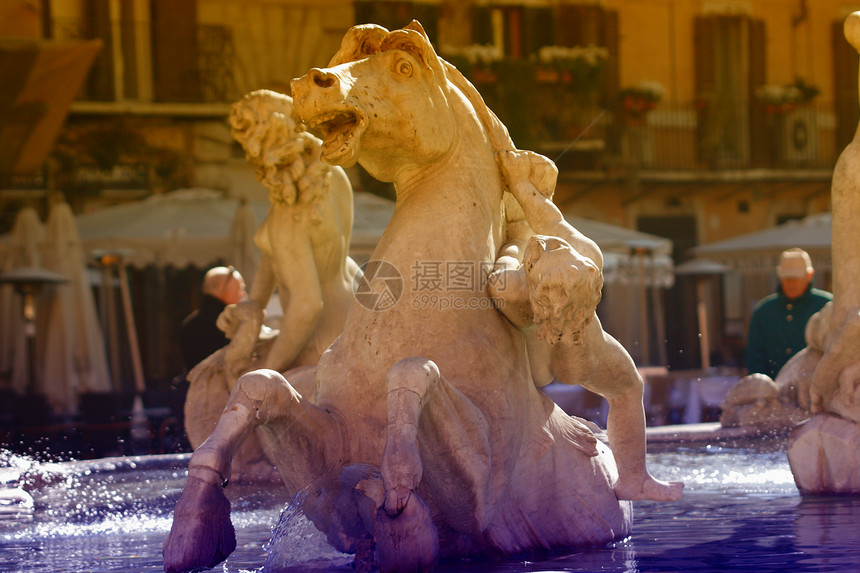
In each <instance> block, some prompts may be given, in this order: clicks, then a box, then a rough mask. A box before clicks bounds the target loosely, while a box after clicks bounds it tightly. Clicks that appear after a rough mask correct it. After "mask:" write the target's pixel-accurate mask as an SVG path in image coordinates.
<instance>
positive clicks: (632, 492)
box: [488, 151, 684, 501]
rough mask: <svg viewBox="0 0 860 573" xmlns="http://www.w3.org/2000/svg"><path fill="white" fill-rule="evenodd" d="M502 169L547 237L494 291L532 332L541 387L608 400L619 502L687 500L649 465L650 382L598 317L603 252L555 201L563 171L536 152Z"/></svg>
mask: <svg viewBox="0 0 860 573" xmlns="http://www.w3.org/2000/svg"><path fill="white" fill-rule="evenodd" d="M499 164H500V167H501V170H502V173H503V175H504V177H505V181H506V183H507V186H508V189H509V190H510V192H511V193H512V194H513V196H514V197H515V198H516V199H517V200H518V201H519V203H520V205H521V206H522V208H523V210H524V212H525V215H526V220H527V221H528V222H529V224H530V226H531V227H532V228H533V229H534V230H535V231H536V232H538V233H541V235H535V236H533V237H532V238H531V240H530V241H529V242H528V244H527V246H526V248H525V251H524V252H523V263H522V264H521V265H520V266H518V267H517V268H516V269H510V268H509V269H504V270H500V271H497V272H495V273H493V275H491V276H490V280H489V285H488V286H489V288H490V294H491V295H492V296H493V297H494V298H495V299H497V300H498V301H499V302H498V303H497V304H498V306H499V309H500V310H501V312H502V313H503V314H504V315H505V316H506V317H507V318H508V319H509V320H510V321H511V322H512V323H513V324H514V325H516V326H517V327H519V328H521V329H524V330H525V332H526V341H527V346H528V354H529V363H530V364H531V371H532V377H533V380H534V382H535V384H537V385H538V386H544V385H546V384H548V383H549V382H551V381H552V380H553V378H556V379H558V380H559V381H560V382H564V383H568V384H582V385H583V386H584V387H585V388H587V389H589V390H591V391H593V392H596V393H598V394H600V395H601V396H603V397H605V398H606V399H607V401H608V402H609V416H608V420H607V424H608V426H607V429H608V433H609V444H610V447H611V449H612V453H613V455H614V457H615V463H616V464H617V466H618V476H619V477H618V481H617V482H616V483H615V494H616V496H617V497H618V499H631V500H636V499H654V500H660V501H669V500H677V499H680V497H681V495H682V490H683V488H684V484H682V483H680V482H673V483H666V482H662V481H659V480H656V479H654V477H653V476H651V474H650V473H649V472H648V470H647V468H646V467H645V409H644V407H643V405H642V398H643V395H644V386H645V383H644V381H643V380H642V377H641V376H640V375H639V373H638V371H637V370H636V365H635V364H634V363H633V360H632V359H631V358H630V355H629V354H628V353H627V351H626V350H624V347H623V346H621V344H619V343H618V341H617V340H615V339H614V338H612V336H610V335H609V334H607V333H606V332H604V330H603V328H602V326H601V324H600V319H599V318H598V317H597V312H596V309H597V303H598V302H600V298H601V291H602V288H603V255H602V253H601V252H600V248H599V247H598V246H597V244H595V243H594V241H592V240H590V239H588V238H587V237H585V236H584V235H583V234H582V233H580V232H579V231H577V230H576V229H575V228H574V227H572V226H571V225H570V224H568V223H567V222H566V221H565V220H564V216H563V215H562V214H561V211H559V210H558V208H557V207H556V206H555V205H554V204H553V203H552V201H551V197H552V194H553V191H554V190H555V179H556V177H557V174H558V170H557V169H556V167H555V165H554V164H553V163H552V162H551V161H550V160H549V159H547V158H545V157H543V156H542V155H538V154H535V153H531V152H517V151H506V152H502V153H500V154H499ZM547 235H550V236H547ZM534 327H536V330H535V328H534ZM592 440H593V438H592Z"/></svg>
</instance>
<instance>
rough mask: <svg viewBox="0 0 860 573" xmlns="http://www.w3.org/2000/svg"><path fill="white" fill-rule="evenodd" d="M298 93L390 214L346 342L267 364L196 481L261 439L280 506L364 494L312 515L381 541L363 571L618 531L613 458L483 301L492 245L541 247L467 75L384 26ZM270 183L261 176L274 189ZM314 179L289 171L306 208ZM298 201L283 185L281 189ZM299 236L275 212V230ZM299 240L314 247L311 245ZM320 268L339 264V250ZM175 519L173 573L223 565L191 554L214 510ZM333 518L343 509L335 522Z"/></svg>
mask: <svg viewBox="0 0 860 573" xmlns="http://www.w3.org/2000/svg"><path fill="white" fill-rule="evenodd" d="M292 93H293V98H294V99H293V105H294V110H295V112H296V114H297V115H298V116H299V117H301V119H302V121H303V122H304V123H305V124H306V125H308V126H309V127H310V128H311V129H314V130H316V131H318V132H319V133H321V134H322V145H321V148H320V155H319V157H320V158H321V159H322V160H323V161H324V162H327V163H329V164H332V165H338V166H341V167H348V166H351V165H354V164H355V163H360V164H361V165H362V166H363V167H364V168H365V169H366V170H367V171H368V172H369V173H370V174H371V175H373V176H374V177H376V178H377V179H380V180H382V181H387V182H393V183H394V187H395V190H396V193H397V201H396V207H395V211H394V215H393V217H392V219H391V221H390V223H389V224H388V226H387V227H386V229H385V232H384V233H383V235H382V237H381V239H380V241H379V244H378V246H377V248H376V250H375V251H374V254H373V257H372V259H373V260H374V261H375V264H374V265H373V266H370V265H369V266H368V267H367V268H366V270H365V274H364V275H363V277H362V278H361V280H360V281H359V282H358V288H357V291H356V298H355V302H354V303H353V304H352V306H351V307H350V309H349V311H348V313H347V315H346V321H345V324H344V325H343V332H342V334H341V335H340V336H339V337H338V338H337V340H335V341H334V342H333V343H332V344H331V345H330V346H329V347H328V349H327V350H325V351H324V352H322V354H321V356H319V361H318V363H317V365H316V367H315V368H310V367H303V368H292V369H287V370H286V371H284V373H283V374H281V372H282V371H283V368H284V367H285V366H283V365H279V366H274V365H270V366H269V368H260V369H256V370H253V371H251V372H248V373H245V374H243V375H242V376H241V377H240V378H239V379H238V381H237V382H236V384H235V387H234V388H233V391H232V394H231V395H230V398H229V401H228V402H227V404H226V406H225V408H224V410H223V413H222V415H221V417H220V419H219V421H218V423H217V425H216V427H215V429H214V431H213V432H212V434H211V435H210V436H209V438H207V439H206V441H205V442H204V443H203V444H201V445H200V447H199V448H197V450H196V451H195V452H194V454H193V456H192V459H191V462H190V464H189V480H191V479H192V478H193V479H194V480H195V483H197V481H198V480H207V479H208V480H210V482H211V481H212V480H213V479H215V478H218V479H223V478H224V477H226V476H227V475H229V474H230V466H231V462H232V458H233V455H234V453H235V452H236V451H237V450H238V448H239V447H240V445H241V444H242V443H243V442H244V441H245V440H246V439H247V437H248V436H249V435H250V434H251V433H253V432H256V435H257V437H258V438H260V442H261V445H262V446H263V448H264V450H265V451H266V453H267V454H268V455H269V458H270V459H272V460H274V461H275V462H276V465H277V468H278V471H279V473H280V476H281V479H282V480H283V482H284V484H285V486H286V487H287V490H288V491H289V493H290V494H293V493H296V492H298V491H299V490H301V489H302V488H305V487H306V486H308V485H309V484H314V483H317V481H318V480H319V479H320V478H321V476H335V478H337V483H338V484H343V483H347V484H348V483H355V486H354V488H353V489H354V490H355V491H354V492H353V491H347V492H344V491H343V490H342V488H340V487H335V488H332V489H331V490H327V491H330V492H331V493H330V494H329V493H325V492H321V493H319V492H318V494H319V495H320V496H322V497H324V498H325V499H317V500H315V502H314V503H315V505H316V506H317V507H326V508H330V509H327V510H326V511H323V512H317V514H316V515H314V513H315V512H314V511H311V514H310V515H309V517H310V518H311V519H312V520H315V521H319V522H320V523H323V522H324V523H325V527H324V529H325V530H326V534H327V535H328V536H329V538H330V539H331V538H336V539H339V540H340V541H339V543H340V544H341V545H342V546H344V547H354V548H360V547H361V548H366V547H368V544H367V543H366V540H367V539H368V538H369V539H372V540H373V541H375V544H376V545H375V547H376V550H375V553H374V554H372V555H367V553H368V552H366V551H363V550H362V551H359V549H355V550H356V552H357V553H361V554H362V555H363V556H364V558H369V559H375V560H376V563H368V562H363V563H359V564H358V565H359V566H360V567H371V566H378V568H379V569H380V570H382V571H394V570H397V571H407V570H424V569H427V568H429V567H431V566H432V564H433V563H434V562H435V561H436V559H437V558H441V559H445V558H454V557H458V556H463V555H470V554H485V555H498V554H514V553H519V552H522V551H528V550H534V549H546V548H553V547H562V546H572V545H586V544H587V545H592V544H602V543H606V542H609V541H611V540H613V539H618V538H621V537H624V536H626V535H628V534H629V532H630V529H631V523H632V507H631V504H630V502H627V501H619V499H618V497H617V496H616V492H615V490H614V486H615V484H616V482H617V481H618V478H619V476H618V471H617V467H616V463H615V460H614V458H613V455H612V452H611V451H610V450H609V449H608V448H607V447H606V446H605V445H604V444H603V443H602V442H600V441H597V440H594V444H593V446H592V447H590V448H586V450H587V451H583V447H582V443H581V438H582V436H583V433H585V434H587V433H588V432H589V431H590V429H589V428H588V427H583V425H582V424H581V423H578V421H576V420H574V419H572V418H570V417H569V416H567V415H566V414H565V413H564V412H563V411H562V410H561V409H560V408H558V407H557V406H555V404H553V403H552V402H551V401H550V400H549V399H548V398H547V397H546V396H545V395H543V394H542V393H541V392H540V391H539V390H538V388H537V386H536V384H535V381H534V380H533V379H532V375H531V369H530V367H529V358H528V355H527V353H526V344H525V340H524V338H523V335H522V333H521V332H520V331H519V330H518V329H517V328H516V327H515V326H514V325H513V324H512V323H511V322H510V321H508V320H507V319H506V318H505V316H503V315H502V313H500V312H499V311H498V310H497V309H496V308H495V307H494V305H493V303H492V300H491V299H490V296H489V294H488V292H487V288H486V287H487V285H486V274H487V269H488V267H489V268H490V269H491V268H492V266H493V263H494V262H495V261H496V260H497V259H498V258H499V256H500V251H501V249H502V247H503V245H510V244H517V243H518V242H519V241H521V242H522V243H521V244H523V245H524V244H525V241H527V240H528V239H529V237H530V236H531V235H532V234H533V232H532V231H531V229H530V227H529V225H528V223H527V222H526V221H525V220H524V215H523V213H522V209H519V210H518V209H517V208H516V207H517V201H516V200H515V199H513V198H512V197H511V196H510V194H509V193H506V190H505V182H504V180H503V177H502V175H501V173H500V169H499V165H498V164H497V157H498V155H499V154H500V153H502V152H506V151H513V150H514V149H515V148H514V145H513V143H512V142H511V140H510V137H509V136H508V134H507V130H506V129H505V127H504V126H503V125H502V124H501V123H500V122H499V120H498V119H497V118H496V117H495V115H494V114H493V113H492V112H491V111H490V110H489V109H488V108H487V107H486V105H484V102H483V100H482V99H481V97H480V95H479V94H478V92H477V91H476V90H475V88H474V87H473V86H472V85H471V84H470V83H469V82H468V81H467V80H466V79H465V78H464V77H463V76H462V74H460V73H459V72H458V71H457V70H456V69H455V68H454V67H453V66H451V65H450V64H448V63H447V62H444V61H443V60H441V59H440V58H438V56H437V55H436V53H435V52H434V50H433V47H432V46H431V45H430V42H429V40H428V38H427V36H426V34H425V33H424V31H423V29H422V28H421V26H420V25H419V24H418V23H417V22H413V23H412V24H410V25H409V26H407V27H406V28H404V29H402V30H395V31H392V32H389V31H388V30H385V29H383V28H380V27H378V26H373V25H364V26H356V27H354V28H352V29H351V30H350V31H349V32H348V33H347V35H346V37H345V38H344V40H343V43H342V45H341V49H340V50H339V51H338V53H337V54H336V55H335V56H334V58H333V59H332V62H331V63H330V66H329V67H327V68H325V69H312V70H311V71H310V72H309V73H308V74H307V75H305V76H304V77H302V78H299V79H296V80H294V81H293V83H292ZM264 138H265V136H264ZM286 169H289V167H288V166H287V167H286ZM308 171H309V172H308V173H307V175H313V173H312V171H313V170H308ZM279 175H280V174H279V173H278V171H277V170H274V171H271V170H270V171H267V170H265V169H264V170H263V177H264V179H268V180H270V181H271V183H272V185H273V187H276V188H277V187H279V186H278V183H279V182H280V181H283V179H281V178H279ZM305 181H306V179H305V178H304V177H299V178H293V182H294V184H293V185H294V187H297V188H298V190H299V194H298V196H299V200H298V201H295V206H296V207H297V208H298V207H302V206H303V204H302V200H301V197H302V193H301V191H302V185H303V182H305ZM289 191H290V185H288V184H285V185H284V186H283V188H282V192H281V195H282V196H286V195H289ZM287 203H289V201H287ZM302 214H303V216H306V218H307V220H308V221H309V222H312V221H313V220H314V219H313V217H314V216H315V215H321V217H320V220H321V221H322V222H323V224H325V221H327V220H329V219H328V217H327V216H326V213H320V212H318V211H314V210H313V209H306V210H305V211H302ZM302 220H303V221H304V220H305V219H302ZM291 225H292V226H294V225H295V221H291V220H289V219H288V218H285V219H283V220H281V221H280V224H279V225H278V226H277V227H275V226H273V227H272V229H276V230H280V231H284V232H286V231H287V230H289V229H290V228H291ZM310 243H311V244H310V245H305V247H306V248H307V249H311V248H316V247H318V245H317V244H315V243H314V242H313V241H311V242H310ZM346 243H348V241H346ZM271 246H272V247H273V251H272V256H273V257H280V256H281V255H283V256H284V258H283V259H278V260H281V261H285V262H287V263H288V262H289V261H291V259H290V257H291V256H292V255H295V254H296V252H297V250H298V249H297V248H296V247H295V245H288V244H287V243H285V242H283V241H278V242H272V243H271ZM306 255H308V256H309V255H310V253H306ZM514 257H515V259H517V260H521V258H522V254H521V253H520V254H519V255H516V254H515V255H514ZM321 260H322V262H325V261H328V262H330V263H331V264H332V265H333V266H334V267H337V268H339V267H338V265H340V259H338V258H337V257H330V258H329V259H325V257H322V258H321ZM320 262H321V261H320V260H319V259H318V260H317V264H316V265H307V264H302V265H299V266H290V264H284V265H282V266H279V267H273V268H274V270H275V273H274V274H275V276H276V277H278V278H279V279H280V280H286V279H287V278H290V277H292V278H295V277H296V276H299V275H300V273H298V272H296V271H295V270H294V269H297V268H298V269H304V270H318V271H320V272H322V270H323V269H329V270H330V267H327V266H325V265H320V264H319V263H320ZM434 271H435V272H441V273H442V274H439V275H437V274H433V273H434ZM308 278H309V277H307V276H299V279H302V280H303V281H304V282H302V283H301V284H302V285H304V286H305V289H301V288H299V289H293V288H292V287H290V290H289V293H290V296H291V297H295V300H292V302H293V303H296V302H298V303H299V310H307V311H309V312H316V311H317V310H318V307H317V306H316V305H313V304H311V302H313V301H312V299H311V298H310V297H309V296H308V292H307V288H310V287H311V286H312V285H313V281H309V280H308ZM436 278H438V279H439V281H441V282H438V283H436V282H434V280H435V279H436ZM297 280H298V279H297ZM437 284H438V289H437V288H435V287H434V285H437ZM428 285H429V286H428ZM428 289H431V290H428ZM252 291H253V288H252ZM430 295H435V296H430ZM287 302H291V301H287ZM254 320H255V319H252V320H251V321H250V324H252V325H255V324H256V322H255V321H254ZM305 320H306V314H302V313H299V314H298V315H297V317H296V318H289V319H288V317H287V316H286V315H285V317H284V322H283V323H282V324H283V328H282V330H281V335H280V336H284V333H285V332H290V331H289V330H288V329H290V328H291V327H292V326H294V324H293V322H295V325H299V326H303V325H305V322H304V321H305ZM251 330H252V331H253V332H254V336H256V330H254V329H251ZM240 336H241V335H240ZM279 338H280V337H279ZM251 340H252V341H253V340H254V337H251ZM273 344H275V345H276V344H277V341H275V342H274V343H273ZM299 347H301V345H298V346H296V348H299ZM272 352H274V349H273V350H272ZM270 355H271V353H270ZM244 356H247V353H246V354H244ZM254 360H255V358H254V356H253V355H252V356H251V360H250V362H251V364H252V365H253V363H254ZM286 362H289V363H292V361H286ZM230 364H234V365H236V366H235V367H234V370H236V371H242V370H244V369H245V368H246V363H245V362H242V361H231V360H230V359H229V357H228V358H227V359H226V361H225V365H222V366H221V368H226V369H227V370H228V371H229V370H231V368H230V366H229V365H230ZM286 367H287V368H288V367H289V364H287V365H286ZM571 381H573V380H571ZM639 399H640V404H639V405H638V407H639V408H641V394H640V398H639ZM621 437H622V438H623V436H621ZM365 466H370V467H371V468H374V469H376V468H378V473H374V472H369V473H365V472H364V469H361V472H362V473H361V476H358V473H357V471H356V470H357V468H364V467H365ZM350 468H352V469H350ZM341 470H343V471H341ZM344 472H345V473H344ZM213 476H214V477H213ZM357 477H360V478H361V479H360V480H358V481H357V482H356V481H355V478H357ZM215 481H217V480H215ZM207 483H209V482H207ZM189 499H191V500H192V501H189V504H190V505H193V499H195V498H193V497H191V498H189ZM184 509H185V511H183V512H182V513H181V514H177V516H176V517H175V519H174V522H173V526H172V529H171V534H170V537H168V540H167V542H166V544H165V555H170V556H171V567H173V568H174V570H182V569H183V568H185V569H187V570H191V569H193V568H195V567H198V566H208V565H209V564H210V562H211V560H212V559H216V558H218V557H220V556H221V553H220V552H218V551H215V550H212V551H209V550H207V551H204V552H203V553H204V554H203V555H200V554H199V553H200V552H195V551H189V550H187V548H186V547H185V545H187V544H189V543H198V544H199V545H200V547H202V548H204V549H205V548H210V547H213V548H217V547H219V544H218V539H197V540H189V539H188V538H187V537H184V536H182V535H181V533H180V532H181V531H183V528H184V527H185V526H186V525H193V524H194V521H192V520H196V519H199V517H200V512H201V511H205V508H202V507H188V508H184ZM198 510H199V511H198ZM331 511H335V512H338V513H339V514H341V515H339V516H338V519H332V517H331V515H330V513H331ZM323 514H325V515H323ZM183 520H189V523H188V524H186V523H184V521H183ZM339 524H349V526H348V527H347V526H346V525H343V526H341V525H339ZM222 530H223V528H220V529H219V531H218V532H216V533H219V534H220V532H222ZM203 534H205V535H210V533H207V532H206V531H203ZM437 540H438V546H437ZM186 555H191V556H194V558H195V559H197V561H196V562H195V561H192V560H184V559H185V558H184V557H183V556H186Z"/></svg>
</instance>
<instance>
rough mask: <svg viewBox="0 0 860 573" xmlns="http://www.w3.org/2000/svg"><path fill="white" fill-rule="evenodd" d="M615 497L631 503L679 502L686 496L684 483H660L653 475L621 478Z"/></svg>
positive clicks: (616, 485)
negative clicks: (647, 501) (645, 501)
mask: <svg viewBox="0 0 860 573" xmlns="http://www.w3.org/2000/svg"><path fill="white" fill-rule="evenodd" d="M614 489H615V497H617V498H618V499H626V500H631V501H638V500H646V499H648V500H653V501H678V500H679V499H681V496H683V495H684V483H683V482H679V481H670V482H665V481H660V480H658V479H655V478H654V477H653V476H652V475H651V474H649V473H647V472H646V473H645V475H644V476H641V477H639V476H632V477H631V476H627V477H620V478H618V481H617V482H616V483H615V488H614Z"/></svg>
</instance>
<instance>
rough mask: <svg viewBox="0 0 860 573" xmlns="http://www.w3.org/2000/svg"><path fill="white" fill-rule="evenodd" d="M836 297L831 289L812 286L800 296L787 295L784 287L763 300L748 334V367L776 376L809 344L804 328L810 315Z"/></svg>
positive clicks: (751, 322) (752, 370) (752, 318)
mask: <svg viewBox="0 0 860 573" xmlns="http://www.w3.org/2000/svg"><path fill="white" fill-rule="evenodd" d="M831 300H833V295H832V294H830V293H829V292H826V291H823V290H818V289H816V288H812V285H810V286H809V288H808V289H807V290H806V292H805V293H803V294H802V295H800V296H799V297H798V298H796V299H793V300H791V299H789V298H787V297H786V296H785V295H784V294H783V292H782V287H779V288H778V289H777V292H775V293H773V294H772V295H770V296H766V297H765V298H763V299H761V300H760V301H759V302H758V304H756V306H755V308H754V309H753V312H752V317H751V318H750V328H749V335H748V337H747V351H746V353H747V356H746V358H747V370H749V373H750V374H753V373H755V372H760V373H762V374H767V375H768V376H770V377H771V378H776V375H777V373H778V372H779V371H780V369H781V368H782V367H783V366H784V365H785V363H786V362H788V359H789V358H791V357H792V356H794V355H795V354H797V353H798V352H799V351H800V350H801V349H803V348H805V347H806V338H805V337H804V331H805V330H806V323H807V321H809V318H810V317H811V316H812V315H813V314H815V313H816V312H818V311H819V310H821V307H823V306H824V305H825V304H827V303H828V302H829V301H831Z"/></svg>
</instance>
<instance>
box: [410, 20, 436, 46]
mask: <svg viewBox="0 0 860 573" xmlns="http://www.w3.org/2000/svg"><path fill="white" fill-rule="evenodd" d="M403 29H404V30H415V31H416V32H418V33H419V34H421V35H422V36H424V39H425V40H427V43H428V44H429V43H430V37H429V36H428V35H427V32H425V31H424V26H422V25H421V22H419V21H418V20H412V21H411V22H409V23H408V24H407V25H406V26H404V27H403Z"/></svg>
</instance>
